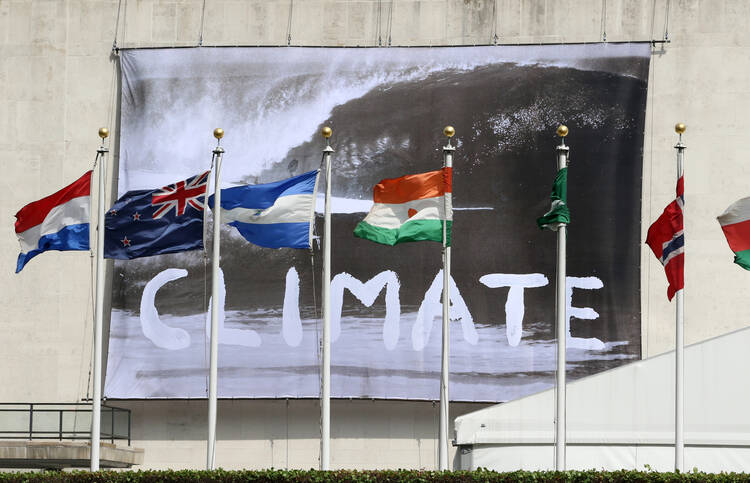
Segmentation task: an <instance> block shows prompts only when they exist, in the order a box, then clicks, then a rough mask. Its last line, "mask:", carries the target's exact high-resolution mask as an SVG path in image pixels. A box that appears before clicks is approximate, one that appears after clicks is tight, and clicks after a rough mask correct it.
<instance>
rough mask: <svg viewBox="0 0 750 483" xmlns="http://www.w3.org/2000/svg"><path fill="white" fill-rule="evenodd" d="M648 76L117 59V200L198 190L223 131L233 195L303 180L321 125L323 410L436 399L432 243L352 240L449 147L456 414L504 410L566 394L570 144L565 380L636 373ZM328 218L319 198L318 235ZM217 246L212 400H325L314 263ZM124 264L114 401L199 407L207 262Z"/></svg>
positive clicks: (297, 52) (385, 59)
mask: <svg viewBox="0 0 750 483" xmlns="http://www.w3.org/2000/svg"><path fill="white" fill-rule="evenodd" d="M649 56H650V46H649V44H647V43H637V44H588V45H555V46H516V47H506V46H503V47H452V48H382V49H356V48H189V49H179V48H178V49H144V50H124V51H122V52H121V67H122V102H121V119H120V122H121V127H120V161H119V180H118V190H119V193H120V194H123V193H125V192H126V191H128V190H135V189H155V188H160V187H162V186H165V185H167V184H169V183H173V182H176V181H179V180H183V179H186V178H188V177H190V176H193V175H195V174H198V173H201V172H203V171H206V170H207V169H209V168H210V164H211V151H212V149H213V148H214V146H215V144H216V140H215V139H214V138H213V137H212V134H211V133H212V131H213V129H214V128H216V127H221V128H223V129H224V130H225V132H226V135H225V137H224V139H223V140H222V146H223V147H224V149H225V150H226V154H225V155H224V163H223V170H222V186H223V187H231V186H239V185H243V184H253V183H265V182H271V181H276V180H281V179H284V178H288V177H290V176H294V175H298V174H301V173H303V172H306V171H310V170H313V169H316V168H318V167H319V166H320V163H321V158H322V157H321V152H322V149H323V147H324V140H323V138H322V137H321V135H320V132H321V129H322V127H323V126H325V125H330V126H331V127H332V128H333V133H334V134H333V137H332V138H331V144H332V146H333V148H334V149H335V153H334V154H333V158H332V159H333V176H332V185H333V188H332V189H333V202H332V205H333V212H334V213H333V222H332V231H333V240H332V246H333V248H332V253H333V255H332V276H333V282H332V290H331V292H332V296H331V298H332V300H331V307H332V312H333V316H332V339H333V344H332V356H331V358H332V359H331V360H332V362H331V363H332V370H331V374H332V381H331V382H332V389H331V395H332V396H333V397H354V398H393V399H427V400H436V399H438V398H439V376H440V347H441V341H440V337H441V330H440V324H441V290H442V275H441V246H440V244H439V243H435V242H416V243H405V244H401V245H397V246H394V247H390V246H384V245H378V244H375V243H372V242H370V241H366V240H363V239H360V238H355V237H354V236H353V234H352V231H353V229H354V227H355V226H356V224H357V223H358V222H359V221H361V220H362V219H363V218H364V216H365V215H366V213H367V212H368V210H369V209H370V207H371V206H372V188H373V186H374V185H375V184H376V183H377V182H378V181H379V180H381V179H383V178H395V177H399V176H403V175H406V174H414V173H421V172H425V171H431V170H435V169H439V168H440V167H441V165H442V146H443V145H445V144H446V138H445V136H443V134H442V130H443V127H444V126H446V125H452V126H454V127H455V129H456V136H455V137H454V138H453V143H454V145H455V146H456V151H455V155H454V168H453V169H454V175H453V204H454V210H455V211H454V222H453V250H452V279H453V280H452V288H451V303H452V307H451V322H450V333H451V340H450V350H451V356H450V369H451V374H450V383H451V386H450V391H451V392H450V395H451V399H452V400H457V401H507V400H511V399H515V398H518V397H521V396H524V395H527V394H530V393H534V392H537V391H540V390H543V389H546V388H549V387H551V386H553V384H554V376H555V374H554V371H555V352H556V349H555V338H554V306H555V287H554V277H555V247H556V235H555V234H554V233H553V232H550V231H541V230H539V228H538V227H537V225H536V218H537V217H539V216H541V215H542V214H544V213H545V212H546V211H547V210H548V209H549V205H550V201H549V194H550V191H551V187H552V181H553V179H554V176H555V172H556V157H555V156H556V154H555V146H556V145H557V144H559V138H558V137H557V136H556V135H555V129H556V128H557V126H558V125H559V124H566V125H567V126H568V127H569V129H570V134H569V136H568V137H567V138H566V142H567V144H568V145H569V146H570V147H571V158H570V159H571V162H570V169H569V175H568V204H569V206H570V211H571V218H572V221H571V225H570V228H569V235H568V287H567V297H566V303H567V306H568V309H567V314H568V319H569V330H568V339H567V344H568V352H567V357H568V374H569V377H570V378H571V379H576V378H579V377H583V376H586V375H590V374H593V373H596V372H599V371H602V370H605V369H609V368H612V367H615V366H618V365H620V364H624V363H628V362H630V361H633V360H637V359H640V356H641V326H640V324H641V315H640V244H641V240H640V213H641V207H640V197H641V171H642V146H643V132H644V119H645V109H646V93H647V79H648V65H649ZM322 181H323V180H321V185H322ZM212 190H213V188H212V187H211V188H210V191H212ZM321 193H322V190H321ZM321 211H322V198H321V197H320V195H319V197H318V216H317V217H316V232H317V233H318V234H319V233H322V231H323V230H322V214H321V213H320V212H321ZM208 218H209V221H208V224H207V230H208V232H209V233H210V230H211V221H210V219H211V216H210V214H209V216H208ZM221 233H222V242H221V243H222V246H221V287H220V290H219V292H220V296H219V300H218V304H219V307H220V314H221V322H220V329H219V381H218V384H219V397H223V398H231V397H235V398H240V397H242V398H286V397H292V398H307V397H318V396H319V392H320V370H319V356H320V354H319V337H320V335H321V329H322V327H321V320H320V316H321V315H320V312H321V306H322V301H321V298H320V297H321V295H320V292H321V271H322V259H321V251H320V248H319V246H315V248H314V250H313V251H312V252H311V251H308V250H294V249H278V250H274V249H267V248H261V247H257V246H254V245H251V244H249V243H248V242H246V241H245V240H244V239H243V238H242V237H241V236H240V235H239V234H238V233H237V231H236V230H235V229H234V228H233V227H231V226H228V225H224V226H223V227H222V232H221ZM208 238H209V246H208V247H207V248H208V250H209V253H210V248H211V247H210V236H209V237H208ZM114 267H115V268H114V276H113V287H112V313H111V327H110V338H109V352H108V360H107V375H106V385H105V395H106V397H108V398H202V397H206V395H207V385H208V347H209V343H208V339H207V330H206V329H207V320H208V315H207V313H208V311H207V306H208V303H209V297H210V294H211V277H210V271H211V267H210V256H209V257H208V258H205V257H204V253H203V252H201V251H194V252H184V253H179V254H172V255H163V256H155V257H149V258H142V259H136V260H130V261H120V260H118V261H115V264H114Z"/></svg>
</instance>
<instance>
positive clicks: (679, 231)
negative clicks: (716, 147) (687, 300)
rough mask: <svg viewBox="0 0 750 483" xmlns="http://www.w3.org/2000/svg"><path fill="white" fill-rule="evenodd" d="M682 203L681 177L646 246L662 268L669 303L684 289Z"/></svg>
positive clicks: (682, 178)
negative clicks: (674, 195) (665, 274)
mask: <svg viewBox="0 0 750 483" xmlns="http://www.w3.org/2000/svg"><path fill="white" fill-rule="evenodd" d="M684 204H685V185H684V176H680V179H679V180H678V181H677V196H676V198H675V200H674V201H672V202H671V203H669V204H668V205H667V207H666V208H664V212H663V213H662V214H661V216H659V218H657V219H656V221H655V222H654V223H653V224H652V225H651V226H650V227H649V229H648V236H647V237H646V244H648V246H649V247H651V251H653V252H654V255H655V256H656V258H657V259H658V260H659V261H660V262H661V264H662V265H664V271H665V272H666V273H667V281H668V282H669V288H668V289H667V297H668V298H669V300H672V298H673V297H674V294H675V293H677V291H678V290H682V289H683V288H684V287H685V280H684V279H685V235H684V232H683V219H682V207H683V206H684Z"/></svg>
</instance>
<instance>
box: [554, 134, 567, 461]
mask: <svg viewBox="0 0 750 483" xmlns="http://www.w3.org/2000/svg"><path fill="white" fill-rule="evenodd" d="M557 135H558V136H560V145H559V146H557V170H558V171H560V170H561V169H563V168H564V167H566V166H567V165H568V152H569V149H568V147H567V146H566V145H565V136H567V135H568V128H567V127H565V126H560V127H558V128H557ZM566 229H567V226H566V225H565V224H564V223H560V224H559V225H558V227H557V274H556V276H557V279H556V282H555V325H556V332H557V381H556V389H557V400H556V403H555V405H556V413H557V417H556V422H557V424H556V426H555V469H556V470H557V471H565V423H566V421H565V362H566V353H565V342H566V337H567V332H568V331H567V328H566V321H565V315H566V314H565V273H566V266H565V262H566V256H567V255H566V235H567V233H566Z"/></svg>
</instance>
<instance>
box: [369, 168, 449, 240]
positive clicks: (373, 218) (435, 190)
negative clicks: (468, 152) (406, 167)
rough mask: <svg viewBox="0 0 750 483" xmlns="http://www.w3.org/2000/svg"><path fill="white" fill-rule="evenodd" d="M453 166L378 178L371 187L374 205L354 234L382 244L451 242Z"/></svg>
mask: <svg viewBox="0 0 750 483" xmlns="http://www.w3.org/2000/svg"><path fill="white" fill-rule="evenodd" d="M452 178H453V169H452V168H443V169H439V170H437V171H430V172H428V173H420V174H410V175H406V176H402V177H400V178H392V179H384V180H381V181H380V182H379V183H378V184H376V185H375V187H374V188H373V190H372V191H373V193H372V197H373V202H374V204H373V206H372V209H371V210H370V212H369V213H368V214H367V216H366V217H365V219H364V220H362V221H361V222H359V224H358V225H357V227H356V228H355V229H354V236H357V237H360V238H364V239H366V240H371V241H374V242H377V243H382V244H384V245H395V244H396V243H403V242H412V241H425V240H431V241H436V242H442V241H443V224H445V225H446V245H448V246H449V245H450V243H451V224H452V222H453V205H452V203H451V183H452Z"/></svg>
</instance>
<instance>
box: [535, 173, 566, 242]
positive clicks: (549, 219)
mask: <svg viewBox="0 0 750 483" xmlns="http://www.w3.org/2000/svg"><path fill="white" fill-rule="evenodd" d="M550 199H551V200H552V206H551V207H550V210H549V211H548V212H547V213H545V214H544V216H542V217H540V218H537V220H536V224H537V225H539V228H540V229H542V230H544V229H545V228H549V229H550V230H553V231H557V227H558V225H559V224H560V223H564V224H566V225H567V224H568V223H570V211H568V168H563V169H561V170H560V171H558V172H557V176H555V184H554V185H553V186H552V195H551V196H550Z"/></svg>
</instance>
